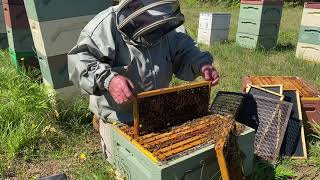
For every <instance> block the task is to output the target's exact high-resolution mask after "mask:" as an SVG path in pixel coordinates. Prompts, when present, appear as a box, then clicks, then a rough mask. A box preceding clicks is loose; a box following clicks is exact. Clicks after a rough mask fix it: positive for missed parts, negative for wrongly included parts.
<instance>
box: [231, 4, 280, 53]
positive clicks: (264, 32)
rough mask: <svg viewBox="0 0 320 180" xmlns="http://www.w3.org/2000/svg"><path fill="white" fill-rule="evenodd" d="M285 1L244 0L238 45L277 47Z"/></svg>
mask: <svg viewBox="0 0 320 180" xmlns="http://www.w3.org/2000/svg"><path fill="white" fill-rule="evenodd" d="M282 5H283V1H281V0H280V1H268V0H258V1H256V0H242V1H241V5H240V14H239V21H238V31H237V40H236V41H237V43H238V44H239V45H240V46H242V47H246V48H251V49H254V48H257V47H259V46H261V47H263V48H265V49H271V48H273V47H275V46H276V44H277V39H278V33H279V28H280V21H281V15H282Z"/></svg>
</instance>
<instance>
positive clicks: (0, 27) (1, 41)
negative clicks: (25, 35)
mask: <svg viewBox="0 0 320 180" xmlns="http://www.w3.org/2000/svg"><path fill="white" fill-rule="evenodd" d="M7 47H8V37H7V31H6V25H5V22H4V16H3V9H2V4H0V49H5V48H7Z"/></svg>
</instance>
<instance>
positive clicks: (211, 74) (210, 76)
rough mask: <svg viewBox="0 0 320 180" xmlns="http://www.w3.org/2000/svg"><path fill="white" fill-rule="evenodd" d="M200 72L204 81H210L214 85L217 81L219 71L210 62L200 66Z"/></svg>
mask: <svg viewBox="0 0 320 180" xmlns="http://www.w3.org/2000/svg"><path fill="white" fill-rule="evenodd" d="M201 73H202V76H203V78H204V79H205V80H206V81H210V82H211V85H212V86H215V85H217V84H218V83H219V73H218V71H217V70H216V69H215V68H214V67H213V66H212V65H211V64H206V65H204V66H202V67H201Z"/></svg>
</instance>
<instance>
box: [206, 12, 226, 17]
mask: <svg viewBox="0 0 320 180" xmlns="http://www.w3.org/2000/svg"><path fill="white" fill-rule="evenodd" d="M200 16H231V14H230V13H225V12H201V13H200Z"/></svg>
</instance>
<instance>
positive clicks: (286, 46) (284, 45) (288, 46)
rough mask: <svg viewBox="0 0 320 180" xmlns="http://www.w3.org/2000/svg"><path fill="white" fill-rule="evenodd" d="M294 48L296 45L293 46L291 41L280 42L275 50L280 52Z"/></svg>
mask: <svg viewBox="0 0 320 180" xmlns="http://www.w3.org/2000/svg"><path fill="white" fill-rule="evenodd" d="M295 48H296V46H294V45H293V44H292V43H281V44H277V46H276V48H275V51H281V52H285V51H293V50H294V49H295Z"/></svg>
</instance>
